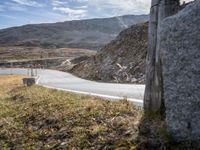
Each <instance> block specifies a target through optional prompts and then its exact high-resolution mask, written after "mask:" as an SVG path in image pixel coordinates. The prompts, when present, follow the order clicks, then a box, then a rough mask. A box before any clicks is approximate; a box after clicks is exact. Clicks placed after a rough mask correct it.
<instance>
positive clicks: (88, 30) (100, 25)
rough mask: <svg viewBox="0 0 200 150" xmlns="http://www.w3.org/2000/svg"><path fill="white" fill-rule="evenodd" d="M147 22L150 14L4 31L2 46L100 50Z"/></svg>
mask: <svg viewBox="0 0 200 150" xmlns="http://www.w3.org/2000/svg"><path fill="white" fill-rule="evenodd" d="M147 20H148V15H138V16H136V15H127V16H120V17H113V18H103V19H89V20H75V21H66V22H59V23H51V24H35V25H24V26H21V27H13V28H8V29H2V30H0V47H2V46H28V47H30V46H31V47H42V48H63V47H64V48H65V47H67V48H85V49H98V48H100V47H102V46H104V45H105V44H107V43H108V42H110V41H111V40H113V39H114V38H115V37H116V36H117V35H118V34H119V32H121V31H122V30H124V29H126V28H128V27H130V26H131V25H133V24H137V23H141V22H145V21H147Z"/></svg>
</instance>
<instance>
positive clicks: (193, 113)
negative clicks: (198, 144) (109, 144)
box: [160, 0, 200, 141]
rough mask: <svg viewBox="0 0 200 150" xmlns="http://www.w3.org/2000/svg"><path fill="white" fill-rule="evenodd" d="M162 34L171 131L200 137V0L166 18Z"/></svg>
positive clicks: (179, 137) (178, 137) (184, 136)
mask: <svg viewBox="0 0 200 150" xmlns="http://www.w3.org/2000/svg"><path fill="white" fill-rule="evenodd" d="M160 35H161V44H160V48H161V59H162V69H163V83H164V85H163V88H164V99H165V108H166V123H167V127H168V131H169V132H170V133H171V135H172V136H173V137H174V139H176V140H178V141H179V140H197V139H200V1H199V0H196V1H195V2H193V3H191V4H189V5H188V6H186V7H185V8H184V9H183V10H181V11H180V12H179V13H177V14H176V15H173V16H171V17H168V18H166V19H164V20H163V22H162V24H161V29H160Z"/></svg>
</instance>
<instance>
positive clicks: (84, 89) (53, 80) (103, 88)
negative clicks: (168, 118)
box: [0, 69, 145, 106]
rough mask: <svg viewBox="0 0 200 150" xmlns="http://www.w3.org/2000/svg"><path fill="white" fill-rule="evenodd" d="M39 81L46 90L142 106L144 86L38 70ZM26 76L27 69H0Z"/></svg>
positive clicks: (6, 72) (1, 72) (4, 71)
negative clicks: (125, 101) (122, 101)
mask: <svg viewBox="0 0 200 150" xmlns="http://www.w3.org/2000/svg"><path fill="white" fill-rule="evenodd" d="M37 72H38V75H39V79H38V81H37V84H39V85H42V86H44V87H48V88H54V89H59V90H64V91H69V92H75V93H80V94H89V95H93V96H100V97H103V98H108V99H113V100H114V99H122V98H124V97H126V98H127V99H128V100H129V101H132V102H134V103H135V104H137V105H140V106H142V104H143V100H142V99H143V95H144V89H145V86H144V85H136V84H114V83H99V82H94V81H88V80H84V79H80V78H78V77H76V76H73V75H71V74H69V73H65V72H60V71H55V70H40V69H38V71H37ZM10 73H13V74H27V69H12V70H11V69H0V74H10Z"/></svg>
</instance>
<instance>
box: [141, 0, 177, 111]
mask: <svg viewBox="0 0 200 150" xmlns="http://www.w3.org/2000/svg"><path fill="white" fill-rule="evenodd" d="M179 5H180V1H179V0H152V4H151V11H150V21H149V36H148V39H149V43H148V55H147V69H146V89H145V96H144V109H145V110H146V111H159V112H161V113H163V110H164V99H163V93H164V91H163V81H162V64H161V58H160V33H159V30H160V25H161V23H162V20H163V19H164V18H166V17H168V16H171V15H173V14H175V13H176V12H177V11H178V9H179Z"/></svg>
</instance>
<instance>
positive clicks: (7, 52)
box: [0, 46, 96, 61]
mask: <svg viewBox="0 0 200 150" xmlns="http://www.w3.org/2000/svg"><path fill="white" fill-rule="evenodd" d="M95 54H96V52H95V51H92V50H88V49H77V48H54V49H53V48H52V49H44V48H40V47H20V46H16V47H9V46H8V47H0V55H1V56H0V61H3V60H22V59H23V60H26V59H41V57H42V58H55V57H72V58H73V57H78V56H85V55H86V56H91V55H95Z"/></svg>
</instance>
